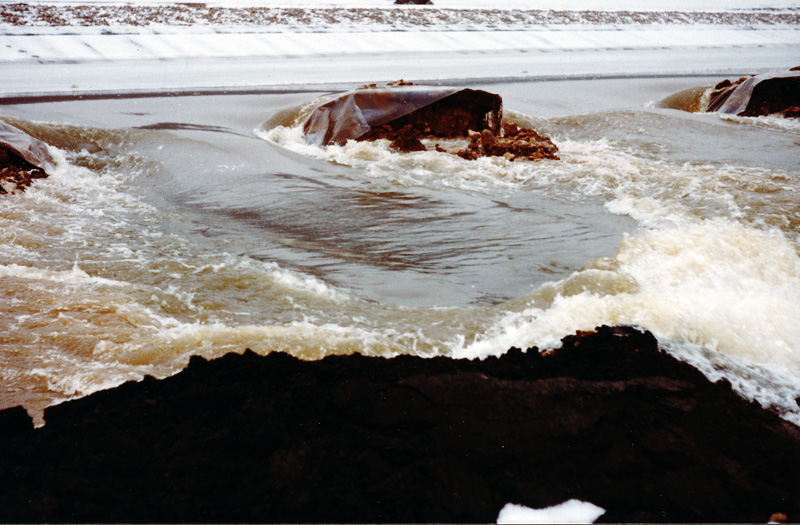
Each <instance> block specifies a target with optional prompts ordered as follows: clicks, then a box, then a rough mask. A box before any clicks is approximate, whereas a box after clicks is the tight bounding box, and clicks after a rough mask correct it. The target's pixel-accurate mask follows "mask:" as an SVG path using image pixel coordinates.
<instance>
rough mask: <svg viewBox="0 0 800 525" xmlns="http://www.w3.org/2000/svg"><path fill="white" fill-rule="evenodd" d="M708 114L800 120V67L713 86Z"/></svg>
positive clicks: (725, 81)
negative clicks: (780, 116)
mask: <svg viewBox="0 0 800 525" xmlns="http://www.w3.org/2000/svg"><path fill="white" fill-rule="evenodd" d="M707 111H715V112H719V113H729V114H733V115H738V116H740V117H760V116H763V115H782V116H784V117H786V118H800V67H794V68H792V69H790V70H789V71H785V72H781V73H776V74H764V75H750V76H745V77H742V78H740V79H738V80H736V81H733V82H732V81H730V80H723V81H722V82H720V83H719V84H717V85H716V86H714V89H713V91H712V92H711V95H710V98H709V104H708V110H707Z"/></svg>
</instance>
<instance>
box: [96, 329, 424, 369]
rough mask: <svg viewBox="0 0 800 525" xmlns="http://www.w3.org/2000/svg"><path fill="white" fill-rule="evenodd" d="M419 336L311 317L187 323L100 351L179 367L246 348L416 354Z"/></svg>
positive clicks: (300, 353)
mask: <svg viewBox="0 0 800 525" xmlns="http://www.w3.org/2000/svg"><path fill="white" fill-rule="evenodd" d="M417 336H418V334H411V333H409V334H403V333H400V332H397V331H396V330H393V329H372V328H370V327H362V326H341V325H338V324H333V323H322V324H318V323H315V322H312V321H309V320H304V321H295V322H291V323H287V324H285V325H272V324H267V325H238V326H233V325H226V324H222V323H182V324H179V325H176V326H172V327H168V328H166V329H164V330H160V331H158V332H156V333H153V334H151V335H149V336H147V337H141V338H138V339H136V340H134V341H127V342H124V343H121V344H114V343H112V342H108V341H105V342H102V343H98V345H97V346H96V348H95V354H97V355H107V356H113V359H114V360H115V361H116V362H118V363H125V364H128V365H133V366H144V365H155V366H166V367H167V368H169V369H175V370H177V369H179V368H180V367H183V366H185V365H186V363H187V362H188V359H189V356H191V355H201V356H204V357H206V358H215V357H219V356H221V355H224V354H226V353H228V352H242V351H244V350H245V349H246V348H248V349H250V350H252V351H254V352H256V353H259V354H268V353H270V352H286V353H288V354H291V355H294V356H296V357H299V358H301V359H309V360H313V359H322V358H323V357H325V356H327V355H337V354H353V353H360V354H364V355H380V356H383V357H394V356H396V355H399V354H401V353H403V354H407V353H414V347H415V346H416V344H417Z"/></svg>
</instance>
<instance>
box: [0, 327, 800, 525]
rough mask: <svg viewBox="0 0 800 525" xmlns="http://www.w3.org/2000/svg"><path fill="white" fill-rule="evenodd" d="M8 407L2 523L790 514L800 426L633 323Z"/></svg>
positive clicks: (220, 369) (247, 357)
mask: <svg viewBox="0 0 800 525" xmlns="http://www.w3.org/2000/svg"><path fill="white" fill-rule="evenodd" d="M19 419H20V414H19V410H17V411H16V412H12V413H8V411H7V412H0V423H4V422H10V423H11V424H12V426H13V430H12V431H9V432H4V433H0V520H2V521H3V522H10V521H11V522H490V521H494V520H495V519H496V518H497V516H498V512H499V511H500V509H501V508H503V507H504V506H505V505H506V504H507V503H515V504H519V505H524V506H526V507H529V508H536V509H538V508H545V507H550V506H552V505H556V504H559V503H561V502H563V501H565V500H569V499H578V500H582V501H590V502H592V503H593V504H595V505H597V506H599V507H601V508H603V509H606V513H605V514H604V515H603V516H602V517H601V518H600V519H601V521H612V522H614V521H616V522H687V521H694V522H698V521H699V522H709V521H715V522H761V523H763V522H764V521H765V520H766V519H767V517H769V516H770V515H771V514H773V513H784V514H786V515H787V516H788V518H789V519H797V517H798V516H800V502H799V501H798V499H797V489H798V487H800V468H798V467H799V466H800V429H799V428H798V427H796V426H794V425H792V424H790V423H788V422H786V421H784V420H782V419H780V418H779V417H777V416H776V415H774V414H772V413H770V412H768V411H766V410H764V409H762V408H761V407H759V406H758V405H756V404H753V403H749V402H747V401H744V400H743V399H741V398H740V397H738V396H737V395H736V394H735V393H734V392H733V391H732V390H731V387H730V384H728V383H727V382H724V381H721V382H718V383H710V382H709V381H708V380H707V379H706V378H705V377H704V376H703V375H702V374H701V373H700V372H698V371H697V370H696V369H694V368H692V367H691V366H689V365H687V364H684V363H681V362H678V361H676V360H675V359H673V358H672V357H670V356H668V355H666V354H665V353H663V352H661V351H660V350H659V348H658V345H657V342H656V340H655V338H654V337H653V336H652V335H651V334H650V333H648V332H641V331H639V330H637V329H634V328H626V327H618V328H608V327H601V328H600V329H598V331H597V332H590V333H578V334H576V335H574V336H570V337H567V338H565V339H564V340H563V341H562V347H561V348H560V349H558V350H555V351H552V352H548V353H547V354H545V355H542V354H540V353H539V352H538V351H536V349H529V350H528V351H527V352H522V351H520V350H518V349H512V350H510V351H509V352H508V353H507V354H505V355H504V356H502V357H500V358H488V359H485V360H483V361H477V360H475V361H468V360H454V359H449V358H444V357H438V358H431V359H422V358H418V357H410V356H400V357H396V358H393V359H383V358H371V357H364V356H359V355H350V356H335V357H327V358H325V359H322V360H320V361H313V362H306V361H300V360H298V359H295V358H293V357H290V356H288V355H286V354H282V353H273V354H269V355H267V356H263V357H262V356H258V355H256V354H254V353H252V352H249V351H247V352H245V353H244V354H243V355H236V354H229V355H227V356H224V357H222V358H220V359H216V360H214V361H210V362H209V361H206V360H204V359H202V358H199V357H195V358H193V359H192V360H191V362H190V364H189V366H188V367H187V369H186V370H184V371H183V372H181V373H179V374H178V375H176V376H174V377H171V378H168V379H164V380H161V381H157V380H155V379H153V378H149V377H148V378H145V380H144V381H141V382H139V383H133V382H131V383H126V384H124V385H122V386H120V387H118V388H116V389H113V390H109V391H105V392H99V393H96V394H94V395H91V396H89V397H86V398H83V399H79V400H76V401H71V402H67V403H64V404H62V405H58V406H55V407H51V408H49V409H47V411H46V413H45V419H46V422H47V423H46V426H45V427H43V428H40V429H36V430H33V429H32V428H31V426H30V423H27V424H22V423H21V422H20V421H19Z"/></svg>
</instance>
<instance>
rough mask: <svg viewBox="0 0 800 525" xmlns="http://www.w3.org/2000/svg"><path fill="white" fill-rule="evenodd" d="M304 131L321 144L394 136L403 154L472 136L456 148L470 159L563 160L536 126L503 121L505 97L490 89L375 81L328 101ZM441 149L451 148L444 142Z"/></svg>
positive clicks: (458, 153) (318, 110)
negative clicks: (428, 141) (426, 141)
mask: <svg viewBox="0 0 800 525" xmlns="http://www.w3.org/2000/svg"><path fill="white" fill-rule="evenodd" d="M303 130H304V133H305V136H306V139H307V140H308V142H309V143H311V144H314V145H318V146H327V145H330V144H344V143H345V142H347V141H348V140H359V141H361V140H377V139H389V140H391V141H392V142H391V147H392V149H395V150H396V151H400V152H412V151H424V150H427V149H428V147H427V146H425V145H424V144H423V143H422V140H424V139H437V138H441V139H452V138H465V139H469V141H468V143H467V147H466V149H462V150H458V151H453V152H452V153H454V154H456V155H459V156H460V157H462V158H465V159H476V158H478V157H482V156H498V157H505V158H506V159H508V160H515V159H518V158H520V159H522V158H525V159H530V160H540V159H545V158H547V159H557V158H558V157H557V156H556V152H557V151H558V148H557V147H556V146H555V144H553V142H552V141H551V140H550V139H549V138H548V137H544V136H542V135H540V134H538V133H537V132H536V131H534V130H528V129H520V128H519V127H518V126H516V125H515V124H512V123H508V122H503V99H502V98H501V97H500V96H499V95H496V94H494V93H488V92H486V91H481V90H476V89H467V88H456V87H430V86H417V85H411V84H409V83H407V82H404V81H402V80H401V81H398V82H394V83H391V84H387V85H386V86H377V85H375V84H369V85H366V86H362V87H360V88H358V89H354V90H352V91H348V92H346V93H344V94H341V95H339V96H336V97H335V98H333V99H331V100H329V101H327V102H324V103H323V104H321V105H320V106H318V107H317V108H316V109H314V111H313V112H312V113H311V115H310V116H309V117H308V120H306V123H305V125H304V128H303ZM434 148H435V149H436V150H437V151H445V150H444V149H443V148H441V147H440V146H439V145H438V144H437V145H435V146H434Z"/></svg>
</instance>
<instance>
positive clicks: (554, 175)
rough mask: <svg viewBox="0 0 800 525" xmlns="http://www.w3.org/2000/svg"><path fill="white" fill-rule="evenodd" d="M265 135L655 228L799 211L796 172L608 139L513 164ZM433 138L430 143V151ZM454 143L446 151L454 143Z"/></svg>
mask: <svg viewBox="0 0 800 525" xmlns="http://www.w3.org/2000/svg"><path fill="white" fill-rule="evenodd" d="M520 118H521V117H520ZM261 136H262V138H264V139H265V140H268V141H270V142H273V143H275V144H278V145H281V146H283V147H286V148H287V149H289V150H291V151H294V152H296V153H300V154H303V155H308V156H312V157H315V158H319V159H325V160H329V161H331V162H335V163H338V164H343V165H347V166H353V167H357V168H361V169H363V170H364V171H365V173H367V174H368V175H369V176H372V177H375V178H381V179H384V180H388V181H390V182H392V183H395V184H398V185H402V186H432V187H450V188H455V189H461V190H466V191H478V192H490V193H491V192H496V191H531V190H533V191H543V192H547V193H556V194H563V195H565V196H567V197H570V198H575V197H578V198H582V197H590V198H600V199H603V200H605V201H606V203H607V207H608V209H609V210H610V211H612V212H614V213H619V214H625V215H630V216H631V217H633V218H634V219H636V220H637V221H639V222H641V223H642V224H644V225H646V226H649V227H660V226H662V225H663V226H669V225H675V224H679V223H681V222H683V221H685V220H696V219H698V218H699V219H705V218H712V217H718V216H722V217H729V218H733V219H738V220H744V221H748V222H753V223H761V224H763V225H766V226H778V227H784V226H786V225H789V224H792V223H793V222H796V221H795V218H796V217H797V216H798V215H800V202H798V200H797V199H796V196H795V193H796V191H795V189H794V184H793V182H792V177H791V175H790V174H787V173H785V172H783V171H779V170H768V169H763V168H751V167H738V166H718V165H703V164H700V165H698V164H692V163H684V164H677V165H676V164H672V163H668V162H664V161H658V160H653V159H651V158H644V157H642V156H640V155H637V154H635V153H633V152H630V151H626V150H623V149H621V148H619V147H617V146H615V145H614V144H612V143H610V142H609V141H607V140H604V139H602V140H595V141H588V142H586V141H575V140H570V139H560V140H558V141H557V145H558V147H559V150H560V152H559V155H560V157H561V160H559V161H542V162H529V161H515V162H511V161H508V160H506V159H504V158H499V157H488V158H481V159H478V160H474V161H467V160H464V159H462V158H460V157H457V156H455V155H452V154H450V153H442V152H437V151H431V150H429V151H424V152H415V153H397V152H394V151H393V150H392V149H391V148H390V147H389V141H388V140H376V141H363V142H359V141H348V142H347V144H345V145H342V146H335V145H332V146H327V147H316V146H311V145H309V144H308V143H307V142H306V141H305V138H304V136H303V133H302V129H301V128H300V127H291V128H286V127H277V128H274V129H272V130H270V131H267V132H263V133H262V135H261ZM440 142H442V143H446V142H448V141H440ZM434 143H435V141H430V144H429V146H431V149H432V146H433V144H434ZM448 146H449V148H448V147H446V148H445V149H455V147H454V146H453V145H452V144H448Z"/></svg>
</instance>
